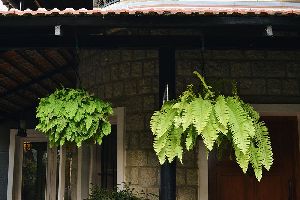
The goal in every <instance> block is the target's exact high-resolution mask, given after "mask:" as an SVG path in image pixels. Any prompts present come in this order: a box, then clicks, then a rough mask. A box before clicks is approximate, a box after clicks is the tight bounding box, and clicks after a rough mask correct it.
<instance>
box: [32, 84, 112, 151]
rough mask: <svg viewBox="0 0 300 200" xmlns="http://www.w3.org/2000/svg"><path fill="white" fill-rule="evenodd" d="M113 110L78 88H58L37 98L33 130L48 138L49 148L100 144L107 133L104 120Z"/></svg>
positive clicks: (105, 120)
mask: <svg viewBox="0 0 300 200" xmlns="http://www.w3.org/2000/svg"><path fill="white" fill-rule="evenodd" d="M112 113H113V110H112V108H111V106H110V104H109V103H106V102H104V101H102V100H100V99H98V98H96V97H94V96H92V95H90V94H88V92H86V91H85V90H81V89H65V88H63V89H60V90H56V91H55V92H54V93H52V94H51V95H49V96H48V97H45V98H41V99H40V102H39V105H38V107H37V110H36V117H37V119H38V121H39V123H38V125H37V126H36V129H37V130H39V131H41V132H42V133H44V134H46V135H47V136H48V137H49V142H50V144H51V145H56V146H58V145H64V144H65V143H76V144H77V146H81V144H82V142H83V141H87V140H92V141H96V142H97V143H98V144H101V142H102V138H103V137H104V136H106V135H108V134H110V132H111V124H110V122H109V120H108V117H109V116H110V115H112Z"/></svg>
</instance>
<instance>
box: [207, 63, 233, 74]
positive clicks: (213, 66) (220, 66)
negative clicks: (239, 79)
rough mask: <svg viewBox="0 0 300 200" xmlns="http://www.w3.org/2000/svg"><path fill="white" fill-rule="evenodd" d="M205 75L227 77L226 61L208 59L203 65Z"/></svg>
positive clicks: (228, 72)
mask: <svg viewBox="0 0 300 200" xmlns="http://www.w3.org/2000/svg"><path fill="white" fill-rule="evenodd" d="M205 76H207V77H229V76H230V65H229V63H226V62H216V61H208V62H207V63H206V65H205Z"/></svg>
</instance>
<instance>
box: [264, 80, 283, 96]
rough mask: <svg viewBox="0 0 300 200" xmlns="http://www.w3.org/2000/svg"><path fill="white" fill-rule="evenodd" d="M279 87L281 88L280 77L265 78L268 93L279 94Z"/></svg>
mask: <svg viewBox="0 0 300 200" xmlns="http://www.w3.org/2000/svg"><path fill="white" fill-rule="evenodd" d="M281 88H282V83H281V79H268V80H267V93H268V95H280V94H281Z"/></svg>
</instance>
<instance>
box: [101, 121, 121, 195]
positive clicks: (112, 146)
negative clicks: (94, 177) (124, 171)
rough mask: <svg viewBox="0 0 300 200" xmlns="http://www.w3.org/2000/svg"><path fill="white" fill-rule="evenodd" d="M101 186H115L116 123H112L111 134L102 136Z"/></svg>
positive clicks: (111, 187)
mask: <svg viewBox="0 0 300 200" xmlns="http://www.w3.org/2000/svg"><path fill="white" fill-rule="evenodd" d="M101 186H102V187H103V188H109V189H113V188H115V187H116V186H117V125H112V132H111V134H110V135H108V136H106V137H104V138H103V143H102V145H101Z"/></svg>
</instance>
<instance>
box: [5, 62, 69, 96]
mask: <svg viewBox="0 0 300 200" xmlns="http://www.w3.org/2000/svg"><path fill="white" fill-rule="evenodd" d="M72 64H73V63H71V64H68V65H66V66H63V67H61V68H57V69H54V70H51V71H49V72H48V73H45V74H42V75H41V76H39V77H36V78H34V79H32V80H31V81H29V82H27V83H23V84H22V85H20V86H17V87H15V88H13V89H11V90H8V91H6V92H4V93H2V94H0V99H1V98H5V97H6V96H9V95H10V94H13V93H17V92H19V91H22V90H27V89H28V88H30V87H31V86H32V85H34V84H36V83H38V82H40V81H43V80H45V79H48V78H51V77H52V76H54V75H56V74H59V73H63V72H64V71H66V70H68V69H69V68H71V66H72Z"/></svg>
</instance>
